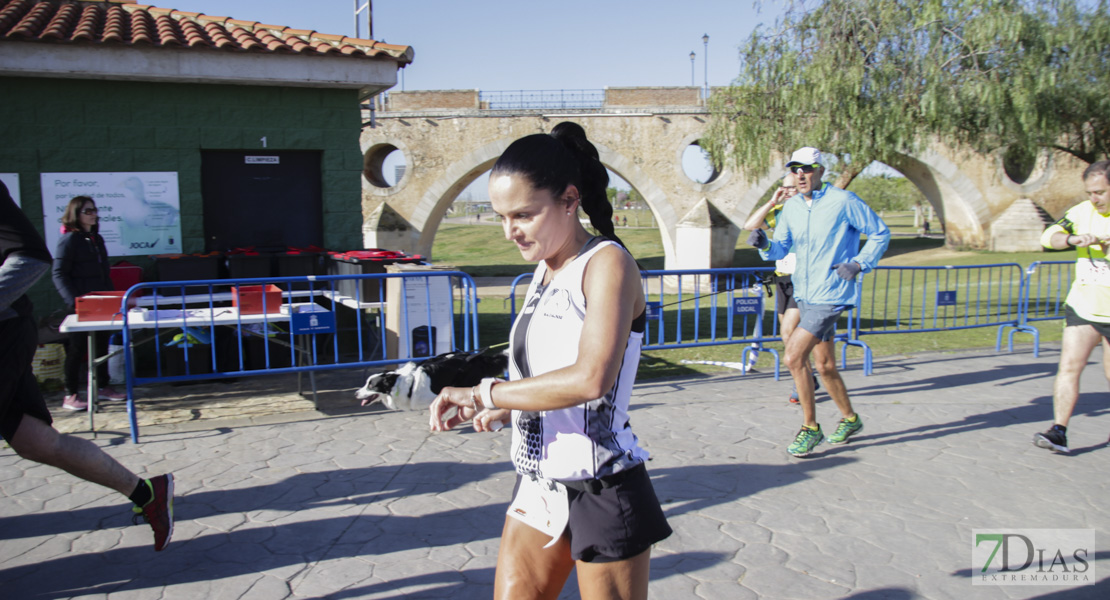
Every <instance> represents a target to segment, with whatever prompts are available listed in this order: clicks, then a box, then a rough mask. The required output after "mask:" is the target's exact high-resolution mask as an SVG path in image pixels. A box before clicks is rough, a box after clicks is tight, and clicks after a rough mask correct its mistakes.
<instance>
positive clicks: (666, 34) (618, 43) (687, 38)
mask: <svg viewBox="0 0 1110 600" xmlns="http://www.w3.org/2000/svg"><path fill="white" fill-rule="evenodd" d="M363 1H364V0H363ZM145 3H149V4H154V5H156V6H161V7H165V8H176V9H178V10H187V11H193V12H201V13H205V14H208V15H220V16H230V17H234V18H236V19H243V20H249V21H261V22H263V23H270V24H274V25H288V26H291V27H296V28H299V29H314V30H316V31H319V32H322V33H332V34H339V35H353V34H354V18H353V16H352V14H353V12H354V0H313V1H310V2H306V1H300V2H295V1H278V0H159V1H158V2H152V1H149V0H148V1H147V2H145ZM373 4H374V39H377V40H385V41H386V42H388V43H391V44H404V45H408V46H412V47H413V48H414V49H415V52H416V58H415V61H414V62H413V64H412V65H410V66H409V67H408V68H407V69H405V73H404V79H405V82H404V83H405V89H406V90H433V89H481V90H544V89H600V88H603V87H606V86H610V87H615V86H678V85H690V71H691V68H690V67H691V65H690V52H691V51H693V52H695V53H696V54H697V56H696V58H695V60H694V69H693V70H694V80H695V84H696V85H703V83H704V81H705V70H706V66H707V65H706V64H705V62H704V58H705V56H706V54H707V53H706V52H705V46H704V44H703V43H702V39H701V38H702V35H703V34H708V35H709V47H708V58H709V63H708V80H709V85H727V84H728V83H730V82H731V81H732V79H733V78H734V77H735V76H736V74H737V72H738V71H739V58H738V57H739V53H738V49H739V47H740V46H741V45H742V44H743V43H744V42H745V41H746V40H747V39H748V36H749V35H750V34H751V31H752V29H753V28H754V27H755V25H756V24H757V23H759V22H766V23H769V24H773V21H774V18H775V16H776V15H777V14H778V12H779V5H778V3H776V2H764V3H763V7H762V9H761V10H757V9H756V8H755V7H754V6H753V2H752V0H685V1H680V2H676V1H674V0H561V1H558V2H556V1H547V2H542V1H537V0H478V1H472V2H466V1H463V0H373ZM362 35H363V37H365V36H366V22H365V18H364V17H363V20H362Z"/></svg>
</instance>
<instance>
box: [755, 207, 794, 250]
mask: <svg viewBox="0 0 1110 600" xmlns="http://www.w3.org/2000/svg"><path fill="white" fill-rule="evenodd" d="M788 202H789V201H788ZM768 243H769V244H770V245H769V246H768V247H767V249H766V250H760V251H759V256H760V257H761V258H762V259H763V260H778V259H780V258H783V257H785V256H786V255H787V254H790V248H791V247H792V246H793V245H794V236H793V234H791V232H790V219H789V218H788V217H787V216H786V209H785V208H784V209H783V210H782V212H780V213H779V215H778V217H777V218H776V219H775V235H774V236H772V237H771V239H770V240H768Z"/></svg>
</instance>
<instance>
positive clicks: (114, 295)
mask: <svg viewBox="0 0 1110 600" xmlns="http://www.w3.org/2000/svg"><path fill="white" fill-rule="evenodd" d="M126 293H127V292H126V291H123V292H118V291H112V292H90V293H88V294H85V295H84V296H78V297H77V320H78V321H111V320H113V319H114V318H117V316H121V315H120V311H119V307H120V303H121V302H123V295H124V294H126ZM127 306H128V308H130V307H132V306H135V296H131V299H130V300H129V301H128V303H127Z"/></svg>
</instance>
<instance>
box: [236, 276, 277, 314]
mask: <svg viewBox="0 0 1110 600" xmlns="http://www.w3.org/2000/svg"><path fill="white" fill-rule="evenodd" d="M263 297H265V299H266V300H265V302H266V311H265V312H266V314H271V315H272V314H275V313H278V312H281V288H279V287H278V286H276V285H274V284H272V283H268V284H266V285H242V286H239V285H237V286H233V287H232V288H231V305H232V306H236V307H238V308H239V314H241V315H260V314H262V312H263V310H262V302H263V300H262V299H263Z"/></svg>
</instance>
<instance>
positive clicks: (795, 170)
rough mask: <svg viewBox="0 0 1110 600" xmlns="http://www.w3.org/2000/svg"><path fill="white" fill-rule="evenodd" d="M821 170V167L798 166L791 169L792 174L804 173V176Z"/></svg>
mask: <svg viewBox="0 0 1110 600" xmlns="http://www.w3.org/2000/svg"><path fill="white" fill-rule="evenodd" d="M820 168H821V165H797V166H794V167H790V172H791V173H795V174H802V173H804V174H807V175H808V174H809V173H812V172H814V171H816V170H817V169H820Z"/></svg>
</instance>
